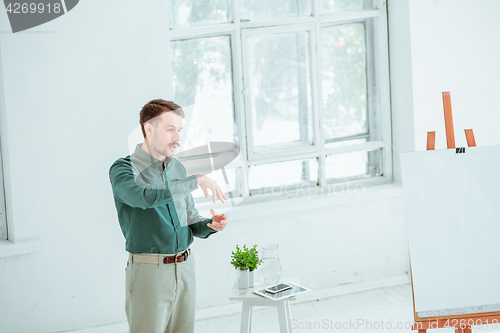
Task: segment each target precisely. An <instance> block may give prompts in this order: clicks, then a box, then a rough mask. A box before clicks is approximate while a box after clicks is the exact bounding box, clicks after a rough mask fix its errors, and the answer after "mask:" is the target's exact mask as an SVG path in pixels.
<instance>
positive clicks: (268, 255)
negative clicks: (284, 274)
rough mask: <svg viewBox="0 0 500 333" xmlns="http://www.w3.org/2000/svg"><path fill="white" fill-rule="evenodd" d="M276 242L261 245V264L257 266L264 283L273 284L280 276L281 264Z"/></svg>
mask: <svg viewBox="0 0 500 333" xmlns="http://www.w3.org/2000/svg"><path fill="white" fill-rule="evenodd" d="M278 247H279V245H278V244H277V243H270V244H265V245H264V246H263V247H262V264H261V265H260V267H259V270H260V275H261V277H262V280H263V281H264V282H265V283H269V284H274V283H277V282H278V281H279V280H280V278H281V264H280V258H279V256H278Z"/></svg>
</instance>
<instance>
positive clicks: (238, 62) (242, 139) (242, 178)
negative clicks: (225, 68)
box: [231, 0, 250, 198]
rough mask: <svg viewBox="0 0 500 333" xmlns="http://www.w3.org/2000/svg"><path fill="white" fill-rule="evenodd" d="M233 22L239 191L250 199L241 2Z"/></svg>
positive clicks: (235, 5) (235, 1) (235, 4)
mask: <svg viewBox="0 0 500 333" xmlns="http://www.w3.org/2000/svg"><path fill="white" fill-rule="evenodd" d="M232 10H233V12H232V20H233V23H234V25H235V27H236V29H235V30H233V32H232V33H231V58H232V64H233V85H234V87H233V98H234V110H235V120H236V122H237V124H238V127H237V128H238V139H239V140H238V142H239V145H240V154H241V155H240V156H241V158H242V161H243V167H241V168H238V169H237V172H238V178H239V181H238V191H239V193H240V194H241V195H242V196H243V197H244V198H246V197H248V196H249V195H250V193H249V186H248V158H247V156H248V155H247V147H248V145H247V135H246V133H247V131H246V128H245V123H246V121H245V120H246V119H245V114H246V112H245V94H244V82H243V54H242V41H241V38H242V36H241V20H240V1H239V0H233V2H232Z"/></svg>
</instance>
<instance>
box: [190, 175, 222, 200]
mask: <svg viewBox="0 0 500 333" xmlns="http://www.w3.org/2000/svg"><path fill="white" fill-rule="evenodd" d="M196 179H197V180H198V185H200V187H201V189H202V190H203V193H205V198H208V196H209V194H208V189H210V190H212V194H213V195H214V203H215V196H216V195H217V198H219V200H220V201H222V203H224V200H222V198H224V199H226V200H227V197H226V196H225V195H224V193H223V192H222V190H221V188H220V187H219V185H217V182H216V181H215V180H213V179H211V178H208V177H207V176H203V175H200V174H197V175H196Z"/></svg>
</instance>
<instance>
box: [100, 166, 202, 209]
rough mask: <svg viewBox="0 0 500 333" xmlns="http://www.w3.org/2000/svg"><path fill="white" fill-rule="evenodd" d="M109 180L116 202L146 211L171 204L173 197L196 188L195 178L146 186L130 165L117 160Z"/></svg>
mask: <svg viewBox="0 0 500 333" xmlns="http://www.w3.org/2000/svg"><path fill="white" fill-rule="evenodd" d="M109 179H110V181H111V186H112V188H113V194H114V195H115V196H116V198H117V199H118V200H120V201H121V202H123V203H124V204H126V205H128V206H130V207H136V208H142V209H148V208H156V207H159V206H162V205H165V204H167V203H171V202H172V200H173V199H172V197H173V195H176V194H179V195H182V194H186V193H190V192H191V191H193V190H195V189H196V188H197V187H198V181H197V180H196V176H194V175H193V176H190V177H186V178H184V179H178V180H175V181H169V182H168V185H167V181H163V182H161V183H158V184H148V183H146V182H145V181H144V180H143V179H142V177H141V176H140V174H139V172H138V171H137V170H135V171H134V170H133V168H132V166H131V163H129V162H127V161H126V160H123V159H119V160H117V161H115V162H114V163H113V165H111V167H110V169H109Z"/></svg>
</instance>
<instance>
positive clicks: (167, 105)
mask: <svg viewBox="0 0 500 333" xmlns="http://www.w3.org/2000/svg"><path fill="white" fill-rule="evenodd" d="M170 111H173V112H175V113H176V114H178V115H179V116H181V117H182V118H184V111H183V110H182V108H181V107H180V106H179V105H177V104H175V103H174V102H172V101H166V100H164V99H161V98H159V99H153V100H152V101H149V102H148V103H146V104H145V105H144V106H143V107H142V110H141V112H140V113H139V123H140V124H141V130H142V135H143V136H144V138H146V131H145V130H144V124H145V123H146V122H148V121H149V122H150V123H152V124H153V126H155V127H156V126H157V123H155V120H154V119H155V118H156V117H158V116H159V115H161V114H162V113H164V112H170ZM151 120H152V121H151Z"/></svg>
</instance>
